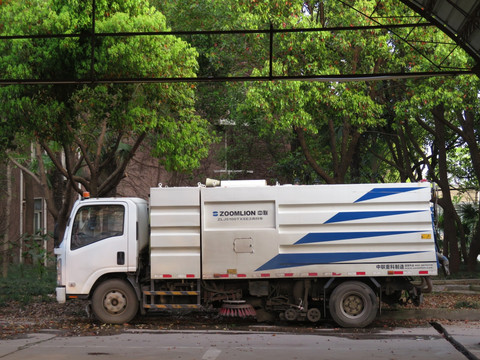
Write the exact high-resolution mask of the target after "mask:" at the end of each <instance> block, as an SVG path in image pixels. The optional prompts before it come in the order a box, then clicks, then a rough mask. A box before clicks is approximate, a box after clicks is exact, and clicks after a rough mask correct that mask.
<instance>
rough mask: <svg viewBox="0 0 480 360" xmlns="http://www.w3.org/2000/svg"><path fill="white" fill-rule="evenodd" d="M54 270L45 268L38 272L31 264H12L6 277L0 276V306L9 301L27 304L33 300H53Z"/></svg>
mask: <svg viewBox="0 0 480 360" xmlns="http://www.w3.org/2000/svg"><path fill="white" fill-rule="evenodd" d="M55 284H56V271H55V269H52V268H45V270H44V271H43V272H42V273H41V274H40V273H39V272H38V271H37V269H35V267H32V266H31V265H12V266H10V268H9V271H8V277H6V278H0V306H6V305H8V302H9V301H17V302H19V303H21V304H28V303H30V302H32V301H34V300H38V299H41V300H42V301H54V298H53V297H52V294H53V293H54V292H55Z"/></svg>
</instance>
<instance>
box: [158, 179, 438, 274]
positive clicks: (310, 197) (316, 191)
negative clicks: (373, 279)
mask: <svg viewBox="0 0 480 360" xmlns="http://www.w3.org/2000/svg"><path fill="white" fill-rule="evenodd" d="M430 196H431V190H430V185H429V184H427V183H423V184H402V185H398V184H382V185H379V184H368V185H364V184H362V185H317V186H265V187H232V188H230V187H221V188H205V187H199V188H154V189H152V190H151V199H150V216H151V218H150V224H151V277H152V278H164V277H169V278H185V277H190V278H203V279H215V278H220V277H221V278H238V277H240V278H262V277H285V276H291V277H308V276H315V277H318V276H320V277H330V276H389V275H391V272H392V271H393V272H395V274H394V275H412V276H419V275H436V274H437V256H436V250H435V246H434V242H433V238H434V236H433V227H432V215H431V209H430V202H429V201H430Z"/></svg>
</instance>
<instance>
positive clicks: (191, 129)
mask: <svg viewBox="0 0 480 360" xmlns="http://www.w3.org/2000/svg"><path fill="white" fill-rule="evenodd" d="M22 4H23V3H21V2H9V3H8V4H4V5H3V8H2V14H1V15H0V20H1V21H0V23H3V21H4V22H5V23H6V24H7V25H8V31H9V33H10V32H11V33H12V34H24V33H25V34H50V33H60V34H80V35H82V36H80V37H79V38H77V37H71V38H59V39H33V40H21V41H5V42H2V43H1V44H0V60H1V61H0V70H1V73H2V76H4V77H5V78H31V79H37V78H42V79H57V80H58V79H84V78H89V77H90V76H91V75H93V76H94V77H96V78H100V79H102V78H103V79H109V78H138V77H180V76H184V77H195V76H196V73H197V71H198V63H197V57H198V52H197V51H196V50H195V49H194V48H193V47H192V46H190V45H189V44H188V43H187V42H185V41H184V40H182V39H180V38H178V37H174V36H136V37H127V36H125V37H102V36H99V37H97V38H96V41H95V51H94V56H95V68H94V74H92V73H91V57H90V56H91V41H90V38H89V37H88V36H83V35H88V34H89V33H91V25H92V23H91V16H92V8H91V2H84V1H76V0H70V1H66V2H65V1H56V0H49V1H47V2H45V1H32V2H31V3H30V6H28V7H26V6H24V5H22ZM12 19H13V20H12ZM168 30H169V28H168V27H167V24H166V19H165V16H164V15H163V14H162V13H160V12H158V11H157V10H156V9H155V8H154V7H151V6H150V5H149V3H148V1H113V2H112V1H106V0H99V1H96V14H95V31H96V32H106V33H118V32H133V31H168ZM0 96H2V98H3V99H5V101H3V102H2V104H1V105H0V108H1V110H2V114H3V115H2V116H0V134H1V135H0V146H3V148H4V149H5V148H8V147H10V148H12V147H14V146H15V145H17V144H19V143H20V139H22V140H24V141H25V142H26V143H28V142H31V141H35V142H39V143H41V144H42V146H43V147H44V148H45V150H47V151H48V154H49V156H51V157H53V156H54V154H55V151H57V150H58V149H63V150H64V151H66V152H67V153H74V152H77V151H78V150H79V149H80V151H81V153H82V158H80V161H81V163H76V162H75V163H74V162H73V161H74V160H73V158H72V160H70V162H68V163H67V165H70V168H69V169H59V170H60V171H61V172H62V173H63V175H64V176H67V174H69V177H71V178H72V180H74V181H76V182H80V183H82V184H83V185H84V186H85V187H86V188H90V187H92V189H89V190H90V191H92V193H93V194H95V195H100V196H101V195H102V194H104V193H103V192H102V191H107V192H108V190H109V189H111V188H112V187H115V186H116V184H118V182H119V181H120V180H121V178H122V175H123V171H124V166H125V164H127V163H128V161H129V160H130V159H131V157H132V156H133V153H134V152H135V151H136V150H137V149H138V148H139V144H140V143H141V142H142V141H143V139H144V138H150V139H149V141H150V142H152V143H153V149H154V150H153V153H152V155H153V156H155V157H157V158H159V160H160V162H161V163H162V164H163V165H165V167H166V168H167V169H168V170H179V171H188V170H191V169H193V168H195V167H198V165H199V162H200V160H201V159H202V158H204V157H205V156H206V155H207V153H208V148H209V145H210V144H211V142H212V141H213V139H214V136H213V134H212V133H211V131H210V128H209V124H208V122H207V121H206V120H204V119H203V118H202V117H200V116H199V115H198V114H196V112H195V86H193V85H191V84H186V83H181V84H180V83H179V84H158V83H157V84H135V85H129V84H125V85H98V86H76V85H56V86H41V87H40V86H24V87H23V86H5V87H2V88H0ZM7 119H8V121H7ZM120 150H121V151H120ZM120 154H122V156H120ZM52 160H53V159H52ZM55 164H56V166H57V167H60V163H59V162H56V163H55ZM87 168H88V170H86V169H87ZM116 169H118V174H116V173H115V170H116ZM122 169H123V170H122ZM80 170H81V171H80ZM112 173H114V174H116V175H115V176H109V175H111V174H112ZM102 182H103V183H102ZM105 182H110V185H106V183H105ZM102 189H105V190H102Z"/></svg>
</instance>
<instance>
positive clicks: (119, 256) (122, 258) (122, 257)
mask: <svg viewBox="0 0 480 360" xmlns="http://www.w3.org/2000/svg"><path fill="white" fill-rule="evenodd" d="M117 265H125V252H124V251H119V252H117Z"/></svg>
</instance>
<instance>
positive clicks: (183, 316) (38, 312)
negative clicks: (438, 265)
mask: <svg viewBox="0 0 480 360" xmlns="http://www.w3.org/2000/svg"><path fill="white" fill-rule="evenodd" d="M479 302H480V299H479V296H478V295H467V294H448V293H434V294H428V295H425V301H424V303H423V304H422V305H421V306H420V307H418V308H416V307H415V306H413V305H410V304H409V305H407V306H406V307H407V308H416V309H439V308H440V309H446V310H447V309H448V310H454V309H458V308H462V307H463V308H469V306H470V307H472V306H473V307H474V306H475V305H474V304H479ZM86 306H87V302H85V301H69V302H67V304H58V303H56V302H55V301H54V300H53V299H52V301H47V302H45V301H38V302H32V303H30V304H28V305H22V304H20V303H18V302H10V303H8V305H7V306H5V307H0V339H7V338H15V337H20V336H23V335H24V334H27V333H35V332H40V331H42V332H44V331H55V332H56V333H58V334H59V335H62V336H101V335H112V334H116V333H122V332H124V331H126V330H130V331H132V330H133V331H135V330H177V329H178V330H197V329H201V330H206V329H209V330H246V331H251V330H252V327H253V328H254V329H255V330H257V331H259V330H262V329H265V330H271V327H270V325H272V324H264V327H262V326H263V325H258V324H257V323H256V321H255V320H253V319H240V318H226V317H221V316H219V315H218V313H217V312H215V311H191V312H181V313H179V312H162V313H158V314H154V315H152V316H148V317H137V318H136V319H135V320H134V321H132V322H131V323H128V324H122V325H107V324H102V323H99V322H98V321H95V320H94V319H92V318H89V317H88V315H87V312H86V310H85V308H86ZM399 309H401V307H399ZM473 311H478V310H473ZM431 320H435V319H431ZM463 322H465V321H463ZM465 323H468V321H466V322H465ZM274 325H275V331H289V332H299V333H302V332H305V333H308V332H312V331H318V329H321V328H329V329H331V328H335V325H334V324H333V323H331V322H329V321H320V322H319V323H317V324H311V323H282V322H280V321H279V322H276V323H275V324H274ZM400 326H401V327H417V326H428V320H426V319H408V320H377V321H375V322H374V323H373V324H372V325H371V326H370V328H386V327H388V328H390V327H400Z"/></svg>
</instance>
